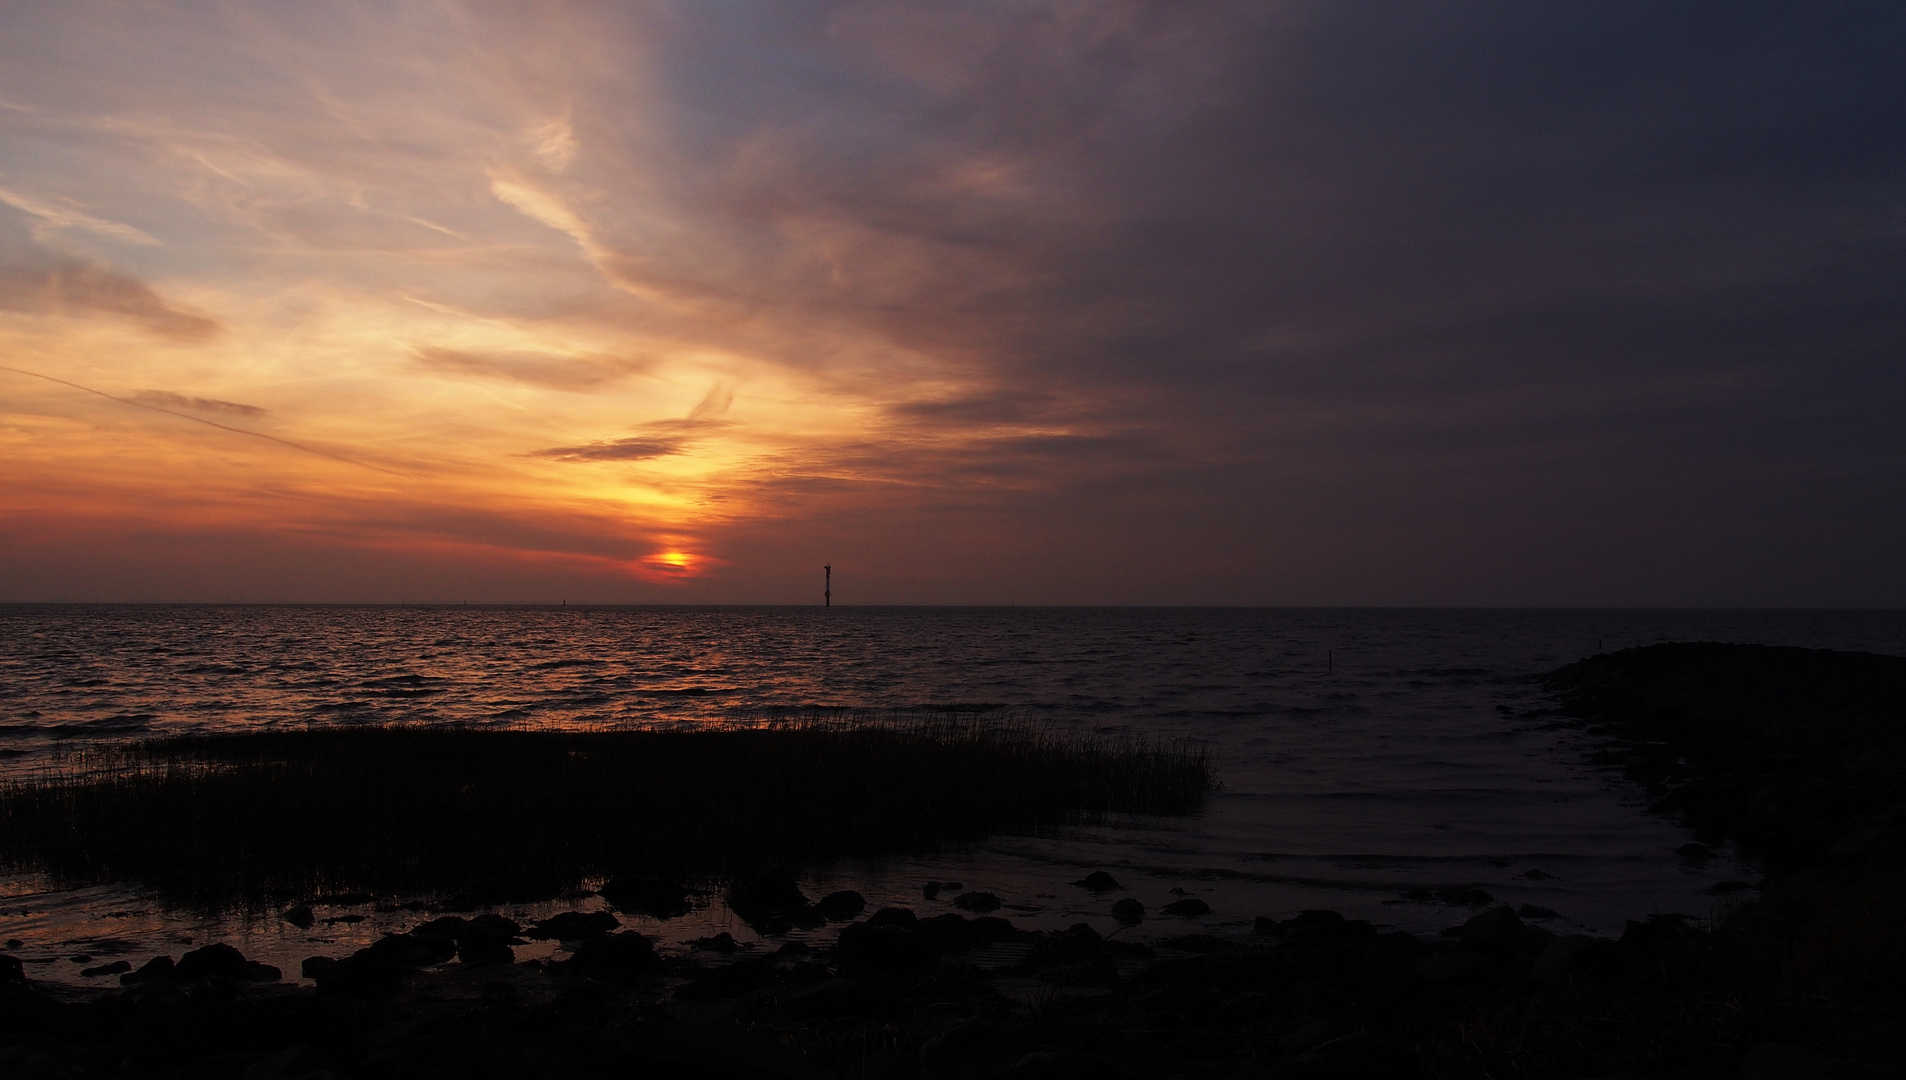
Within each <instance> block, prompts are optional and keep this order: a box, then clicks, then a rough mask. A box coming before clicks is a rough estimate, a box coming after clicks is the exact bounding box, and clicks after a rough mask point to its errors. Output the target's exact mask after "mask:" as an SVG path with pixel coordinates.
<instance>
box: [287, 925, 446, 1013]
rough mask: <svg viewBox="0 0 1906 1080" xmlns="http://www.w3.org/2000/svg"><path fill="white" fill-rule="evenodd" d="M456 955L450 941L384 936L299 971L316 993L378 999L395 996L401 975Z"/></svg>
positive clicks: (421, 936) (419, 936) (313, 961)
mask: <svg viewBox="0 0 1906 1080" xmlns="http://www.w3.org/2000/svg"><path fill="white" fill-rule="evenodd" d="M456 954H457V943H456V941H455V940H454V939H451V938H447V937H437V936H434V935H430V934H386V935H384V936H383V937H382V938H380V939H378V940H377V941H375V942H373V943H371V944H370V945H368V946H366V947H365V948H362V949H359V950H358V951H356V952H354V953H352V954H351V955H349V956H347V957H345V958H344V959H342V960H333V959H331V958H329V957H323V956H314V957H310V958H309V959H307V960H305V962H304V963H303V965H302V966H301V968H300V971H301V972H302V973H303V974H304V976H305V978H307V979H311V980H313V981H314V982H316V983H317V984H318V992H319V993H323V994H341V995H344V996H346V997H382V996H385V995H388V994H392V993H395V992H396V991H397V989H398V987H399V985H401V983H402V982H403V977H404V974H405V973H406V972H408V971H411V970H413V969H415V968H420V967H427V966H429V965H432V964H442V963H446V962H448V961H449V960H450V959H451V958H452V957H454V956H455V955H456Z"/></svg>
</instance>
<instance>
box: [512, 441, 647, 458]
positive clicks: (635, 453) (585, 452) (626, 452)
mask: <svg viewBox="0 0 1906 1080" xmlns="http://www.w3.org/2000/svg"><path fill="white" fill-rule="evenodd" d="M683 445H684V442H683V440H681V439H667V438H661V439H657V438H642V437H633V438H626V439H609V440H606V441H604V442H592V443H583V444H581V445H580V446H552V447H550V448H548V449H546V450H532V451H530V453H529V455H528V456H530V457H533V458H547V459H549V460H551V461H645V460H647V459H649V458H658V457H668V456H669V455H671V454H679V453H681V452H682V447H683Z"/></svg>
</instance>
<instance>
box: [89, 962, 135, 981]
mask: <svg viewBox="0 0 1906 1080" xmlns="http://www.w3.org/2000/svg"><path fill="white" fill-rule="evenodd" d="M131 970H132V962H131V961H130V960H114V961H113V962H112V963H110V964H101V965H99V966H98V967H89V968H87V969H85V970H84V971H81V972H80V974H81V975H82V976H84V977H86V978H88V979H96V978H98V977H99V976H101V975H123V974H125V973H126V972H129V971H131Z"/></svg>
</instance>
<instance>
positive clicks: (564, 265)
mask: <svg viewBox="0 0 1906 1080" xmlns="http://www.w3.org/2000/svg"><path fill="white" fill-rule="evenodd" d="M0 29H4V31H5V32H4V33H3V34H0V367H4V368H5V369H6V370H0V455H4V461H5V471H6V480H5V484H4V487H3V488H0V515H3V517H0V600H37V599H62V598H64V599H82V600H120V599H123V600H173V599H177V600H240V599H257V600H373V601H374V600H438V601H454V600H460V599H469V600H503V601H519V600H522V601H530V600H553V599H555V598H557V597H564V598H568V599H570V600H571V601H572V602H573V601H579V600H581V601H604V602H606V601H659V602H678V601H679V602H806V601H809V600H811V599H815V598H817V597H818V593H819V570H820V566H821V564H823V563H831V564H833V565H834V566H835V567H836V579H837V586H838V587H837V589H836V599H837V600H843V601H850V602H863V603H876V602H879V603H914V602H918V603H942V602H947V603H1004V602H1009V601H1016V602H1020V603H1270V604H1279V603H1293V604H1318V603H1322V604H1332V603H1348V604H1367V603H1396V604H1442V603H1457V604H1467V603H1475V604H1504V603H1506V604H1821V605H1841V604H1876V605H1878V604H1902V603H1906V571H1903V570H1902V569H1901V568H1900V566H1899V565H1898V563H1899V560H1898V559H1897V557H1896V554H1895V553H1896V551H1897V550H1898V549H1899V548H1900V547H1901V546H1902V543H1906V527H1903V526H1906V500H1903V499H1901V498H1900V492H1901V491H1906V434H1902V424H1901V422H1900V420H1899V417H1900V416H1902V415H1906V374H1903V368H1906V352H1902V345H1906V329H1903V328H1902V320H1901V318H1900V316H1899V314H1898V312H1899V311H1900V310H1906V305H1903V304H1902V303H1901V301H1902V299H1903V298H1902V295H1901V294H1902V291H1906V290H1902V288H1901V286H1902V285H1903V284H1906V257H1903V256H1906V250H1903V249H1906V225H1902V222H1906V147H1903V146H1902V142H1903V141H1906V136H1903V135H1902V134H1901V132H1902V131H1906V125H1902V124H1901V123H1900V121H1901V120H1902V119H1906V117H1902V115H1901V114H1902V112H1906V91H1903V85H1906V84H1903V82H1902V76H1901V75H1900V74H1898V72H1897V70H1896V69H1897V68H1898V67H1899V65H1897V64H1896V63H1894V62H1893V61H1894V60H1896V58H1897V56H1898V55H1899V50H1900V48H1901V46H1902V45H1906V17H1902V16H1900V15H1898V14H1896V13H1895V12H1894V11H1893V10H1892V9H1890V8H1889V7H1886V6H1884V5H1873V6H1861V5H1851V6H1849V7H1846V8H1844V9H1841V10H1839V11H1837V12H1833V13H1819V12H1806V11H1799V10H1795V9H1792V7H1791V6H1788V7H1780V6H1774V5H1745V6H1740V7H1736V8H1730V9H1727V10H1721V9H1719V8H1716V7H1715V6H1713V5H1696V4H1666V5H1659V6H1650V8H1649V9H1648V10H1647V11H1638V10H1634V9H1632V7H1630V6H1627V5H1615V4H1606V5H1580V6H1574V7H1572V8H1570V9H1569V10H1560V9H1555V10H1548V9H1544V10H1540V11H1537V10H1532V9H1529V8H1527V7H1526V6H1521V5H1509V4H1495V3H1457V4H1451V5H1436V6H1434V10H1431V9H1429V8H1424V7H1421V6H1417V5H1401V4H1383V3H1359V2H1351V3H1328V4H1326V3H1287V4H1268V5H1267V4H1222V3H1219V4H1208V5H1206V4H1198V5H1184V4H1158V5H1151V4H1143V3H1116V2H1107V3H1082V2H1072V0H1067V2H1058V0H1054V2H1050V3H1035V2H1030V0H1028V2H1014V3H1005V2H1002V3H989V4H956V5H931V6H926V7H922V6H920V5H911V4H903V3H894V2H872V0H868V2H847V3H835V4H816V5H810V4H799V5H794V4H788V5H735V4H723V3H693V4H691V3H661V2H657V3H646V4H607V3H604V4H551V5H539V6H536V7H534V8H533V10H532V9H527V8H523V7H521V6H516V5H500V4H498V5H491V4H478V3H453V2H448V0H438V2H419V3H401V4H396V5H385V4H378V5H368V4H367V5H353V4H317V5H292V4H224V3H206V4H194V3H180V4H137V3H133V4H121V3H112V4H106V3H99V4H93V3H73V4H61V5H26V6H17V7H14V8H11V9H9V10H8V11H6V12H4V13H0Z"/></svg>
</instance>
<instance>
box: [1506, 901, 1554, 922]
mask: <svg viewBox="0 0 1906 1080" xmlns="http://www.w3.org/2000/svg"><path fill="white" fill-rule="evenodd" d="M1516 914H1517V915H1520V916H1522V917H1523V918H1525V919H1559V918H1561V917H1562V913H1561V912H1559V911H1556V910H1554V909H1553V908H1545V907H1537V906H1536V905H1534V904H1524V905H1522V906H1521V907H1519V908H1517V909H1516Z"/></svg>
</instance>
